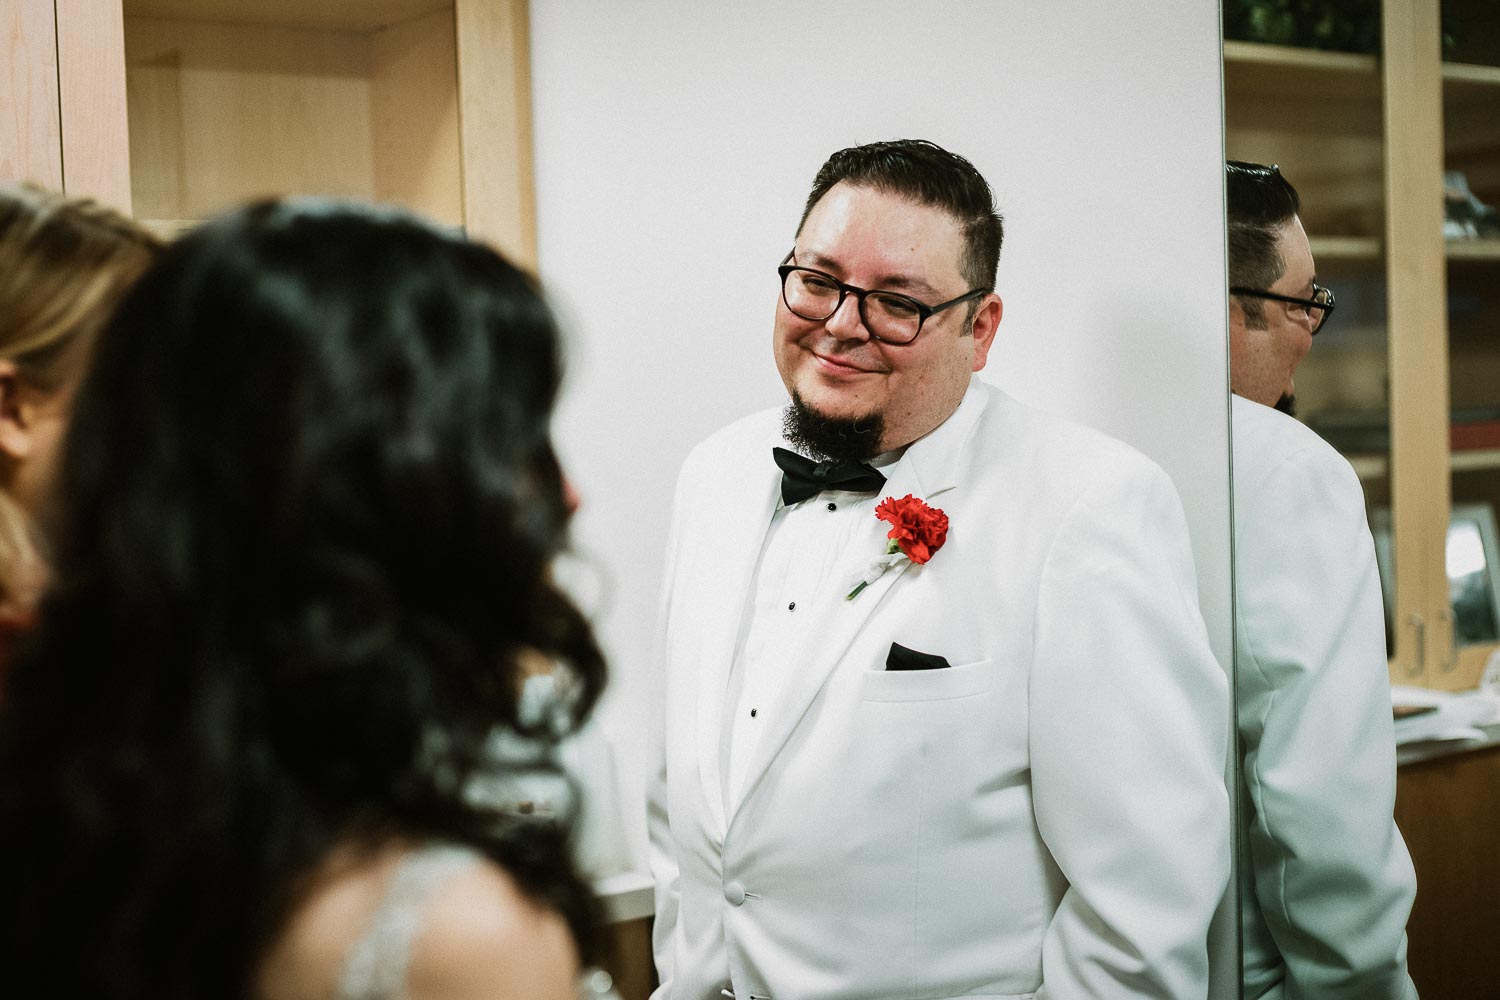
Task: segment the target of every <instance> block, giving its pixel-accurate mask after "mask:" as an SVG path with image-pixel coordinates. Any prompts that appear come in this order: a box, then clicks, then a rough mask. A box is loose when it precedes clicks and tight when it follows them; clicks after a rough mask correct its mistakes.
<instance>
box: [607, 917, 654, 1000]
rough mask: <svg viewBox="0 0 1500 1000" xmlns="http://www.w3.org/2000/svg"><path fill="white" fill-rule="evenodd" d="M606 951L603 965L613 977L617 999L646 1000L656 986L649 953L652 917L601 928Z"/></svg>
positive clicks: (652, 960)
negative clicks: (618, 997) (618, 996)
mask: <svg viewBox="0 0 1500 1000" xmlns="http://www.w3.org/2000/svg"><path fill="white" fill-rule="evenodd" d="M603 936H604V939H605V947H606V949H607V954H606V955H605V956H604V962H603V968H604V969H606V970H607V971H608V972H609V974H610V975H611V976H612V977H613V978H614V981H615V982H614V985H615V990H616V992H618V993H619V994H620V1000H648V998H649V997H650V996H651V991H652V990H653V989H655V988H656V985H657V983H656V965H655V959H654V958H653V957H652V954H651V918H650V917H642V918H641V919H639V920H626V921H624V922H622V923H617V924H609V925H607V926H606V927H605V928H604V929H603Z"/></svg>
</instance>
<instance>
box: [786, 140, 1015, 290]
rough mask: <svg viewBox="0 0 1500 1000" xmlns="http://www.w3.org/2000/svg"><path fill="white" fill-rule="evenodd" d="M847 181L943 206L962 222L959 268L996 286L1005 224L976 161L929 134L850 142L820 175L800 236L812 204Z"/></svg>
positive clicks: (976, 281)
mask: <svg viewBox="0 0 1500 1000" xmlns="http://www.w3.org/2000/svg"><path fill="white" fill-rule="evenodd" d="M843 182H848V183H850V184H855V185H860V186H864V187H872V188H875V189H876V190H879V191H886V192H889V193H891V194H896V195H900V196H902V197H904V198H910V199H911V200H912V201H915V202H917V203H918V204H922V205H931V206H933V207H935V208H940V209H942V210H943V211H945V212H947V213H948V214H949V215H951V216H952V217H953V218H954V219H955V220H957V222H958V224H959V225H960V226H962V227H963V236H964V254H963V259H962V260H960V261H959V270H960V271H961V272H962V273H963V276H964V280H965V281H967V282H968V283H969V287H971V288H982V289H984V290H985V291H988V292H992V291H994V290H995V274H996V272H997V271H998V270H999V267H1000V244H1001V241H1002V240H1003V239H1004V236H1005V227H1004V223H1003V220H1002V219H1001V218H1000V213H999V212H997V211H995V197H994V195H993V194H992V193H991V192H990V186H989V184H988V183H986V182H985V179H984V177H983V176H982V175H981V174H980V173H979V171H978V170H976V169H975V168H974V164H972V163H970V162H969V161H968V160H966V159H964V158H963V157H962V156H959V155H958V154H957V153H950V152H948V151H947V150H946V149H944V148H942V147H941V146H939V145H937V144H936V143H933V142H928V141H927V140H926V139H891V140H889V141H887V142H872V143H868V144H866V145H863V146H850V147H849V148H848V149H841V150H839V151H838V152H837V153H834V154H833V155H832V156H830V157H829V158H828V160H827V162H826V163H824V164H823V166H822V168H821V169H819V170H818V175H817V177H815V178H813V186H812V191H811V192H810V193H809V194H808V196H807V205H806V206H805V207H804V208H803V209H802V219H801V220H800V221H799V222H798V223H797V233H798V235H801V233H802V227H803V226H804V225H805V224H806V223H807V217H808V216H809V215H811V214H812V210H813V206H815V205H817V203H818V202H819V201H821V200H822V199H823V196H824V195H825V194H827V193H828V192H829V191H830V190H832V189H833V187H834V185H836V184H839V183H843Z"/></svg>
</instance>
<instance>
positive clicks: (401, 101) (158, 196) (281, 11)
mask: <svg viewBox="0 0 1500 1000" xmlns="http://www.w3.org/2000/svg"><path fill="white" fill-rule="evenodd" d="M123 10H124V38H125V70H126V73H125V79H126V97H127V105H128V117H129V122H130V138H129V144H130V164H131V167H130V179H131V191H132V196H133V200H134V203H135V213H136V215H137V216H138V217H140V218H145V219H152V220H160V221H158V222H156V223H154V224H153V225H154V227H155V228H157V229H158V231H164V232H166V233H168V234H175V233H176V232H178V231H180V230H181V229H182V228H183V225H184V221H179V220H185V222H186V224H191V221H193V220H198V219H202V218H204V217H206V216H209V215H212V214H214V213H217V212H219V211H222V210H224V209H225V208H227V207H230V206H232V205H236V204H239V203H241V202H244V201H246V200H248V199H253V198H258V197H266V196H280V195H288V194H308V195H327V196H332V197H343V198H354V199H358V200H363V201H375V202H387V203H393V204H397V205H400V206H402V207H405V208H408V209H410V210H412V211H414V212H417V213H418V214H420V215H424V216H426V217H428V218H432V219H435V220H437V221H439V222H442V223H444V224H447V225H452V226H462V227H464V228H466V229H467V230H468V232H469V233H470V234H471V235H474V236H476V237H479V238H483V239H487V240H489V241H491V242H494V243H496V244H497V245H499V246H500V247H501V248H502V249H504V250H506V251H507V252H509V253H510V254H511V255H512V256H514V257H516V258H517V259H519V260H520V261H521V262H522V263H523V264H528V265H531V264H534V262H535V254H536V233H535V225H536V223H535V197H534V186H533V183H532V175H531V170H532V167H531V120H530V113H531V112H530V108H531V95H530V89H529V88H530V62H529V40H528V37H527V6H526V3H525V0H322V2H317V3H308V2H306V0H125V2H124V6H123ZM466 165H472V169H465V167H466Z"/></svg>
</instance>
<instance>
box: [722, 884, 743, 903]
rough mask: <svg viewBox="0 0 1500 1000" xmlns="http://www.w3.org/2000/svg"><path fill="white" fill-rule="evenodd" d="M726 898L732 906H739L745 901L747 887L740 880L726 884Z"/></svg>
mask: <svg viewBox="0 0 1500 1000" xmlns="http://www.w3.org/2000/svg"><path fill="white" fill-rule="evenodd" d="M724 898H725V899H727V900H728V901H729V903H730V905H731V906H739V905H740V904H741V903H743V902H744V901H745V887H744V886H742V885H740V884H739V883H738V882H729V883H727V884H725V886H724Z"/></svg>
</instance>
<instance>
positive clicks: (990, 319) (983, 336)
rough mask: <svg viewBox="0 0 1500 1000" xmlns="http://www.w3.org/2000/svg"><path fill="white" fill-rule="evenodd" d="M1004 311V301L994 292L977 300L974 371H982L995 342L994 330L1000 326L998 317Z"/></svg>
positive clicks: (974, 330) (974, 327) (974, 328)
mask: <svg viewBox="0 0 1500 1000" xmlns="http://www.w3.org/2000/svg"><path fill="white" fill-rule="evenodd" d="M1004 313H1005V303H1004V302H1002V301H1001V299H1000V296H998V295H996V294H995V293H994V292H991V293H990V294H988V295H986V296H985V297H984V298H982V299H980V300H979V308H978V309H977V310H975V312H974V326H973V328H972V329H973V333H974V371H976V372H977V371H982V370H983V369H984V366H985V362H987V361H988V360H989V357H990V346H991V345H992V344H994V343H995V331H996V330H998V329H999V328H1000V317H1001V316H1002V315H1003V314H1004Z"/></svg>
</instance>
